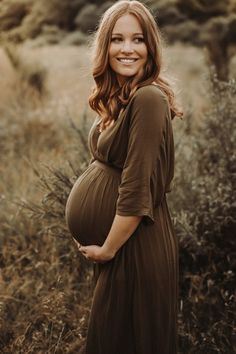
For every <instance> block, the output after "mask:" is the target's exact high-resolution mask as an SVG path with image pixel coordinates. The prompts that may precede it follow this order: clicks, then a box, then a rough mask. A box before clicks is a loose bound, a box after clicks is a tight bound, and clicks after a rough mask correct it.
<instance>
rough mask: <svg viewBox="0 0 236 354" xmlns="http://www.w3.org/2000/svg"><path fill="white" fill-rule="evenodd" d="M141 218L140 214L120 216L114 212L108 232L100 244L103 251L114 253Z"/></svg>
mask: <svg viewBox="0 0 236 354" xmlns="http://www.w3.org/2000/svg"><path fill="white" fill-rule="evenodd" d="M141 219H142V216H121V215H117V214H116V216H115V218H114V221H113V223H112V226H111V229H110V232H109V234H108V236H107V238H106V240H105V242H104V244H103V246H102V248H103V249H104V250H105V252H107V253H112V254H114V255H115V254H116V252H117V251H118V249H119V248H120V247H121V246H122V245H123V244H124V243H125V242H126V241H127V240H128V239H129V237H130V236H131V235H132V234H133V232H134V231H135V229H136V228H137V226H138V225H139V223H140V221H141Z"/></svg>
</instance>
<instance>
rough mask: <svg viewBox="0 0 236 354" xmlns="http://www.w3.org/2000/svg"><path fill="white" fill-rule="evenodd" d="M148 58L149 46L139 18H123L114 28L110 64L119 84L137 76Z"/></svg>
mask: <svg viewBox="0 0 236 354" xmlns="http://www.w3.org/2000/svg"><path fill="white" fill-rule="evenodd" d="M147 57H148V50H147V46H146V44H145V42H144V36H143V31H142V28H141V26H140V23H139V22H138V20H137V18H136V17H135V16H134V15H131V14H126V15H123V16H121V17H120V18H119V19H118V20H117V21H116V24H115V26H114V28H113V31H112V36H111V44H110V47H109V64H110V66H111V68H112V70H113V71H114V72H115V73H116V75H117V79H118V82H119V84H120V85H122V84H123V83H124V82H125V81H126V80H127V79H128V78H130V77H131V76H134V75H136V74H137V73H138V72H139V70H140V69H142V68H143V67H144V65H145V63H146V62H147Z"/></svg>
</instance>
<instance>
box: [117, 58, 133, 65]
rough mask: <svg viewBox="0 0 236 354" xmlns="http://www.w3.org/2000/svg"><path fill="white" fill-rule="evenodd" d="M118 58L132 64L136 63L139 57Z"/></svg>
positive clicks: (122, 61)
mask: <svg viewBox="0 0 236 354" xmlns="http://www.w3.org/2000/svg"><path fill="white" fill-rule="evenodd" d="M117 60H118V61H119V62H120V63H123V64H132V63H135V62H136V61H137V60H138V59H137V58H117Z"/></svg>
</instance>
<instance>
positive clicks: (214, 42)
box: [200, 15, 236, 81]
mask: <svg viewBox="0 0 236 354" xmlns="http://www.w3.org/2000/svg"><path fill="white" fill-rule="evenodd" d="M200 36H201V40H202V43H203V44H205V45H206V48H207V51H208V58H209V61H210V63H212V64H213V65H214V66H215V69H216V73H217V76H218V79H219V80H224V81H227V79H228V77H229V64H230V59H231V57H232V56H233V54H235V53H234V51H232V50H231V45H232V44H236V15H231V16H228V17H223V16H219V17H213V18H212V19H210V20H209V21H208V22H207V23H206V25H205V26H204V27H203V31H202V32H201V35H200Z"/></svg>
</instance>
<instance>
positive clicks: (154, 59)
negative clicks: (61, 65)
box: [89, 0, 182, 130]
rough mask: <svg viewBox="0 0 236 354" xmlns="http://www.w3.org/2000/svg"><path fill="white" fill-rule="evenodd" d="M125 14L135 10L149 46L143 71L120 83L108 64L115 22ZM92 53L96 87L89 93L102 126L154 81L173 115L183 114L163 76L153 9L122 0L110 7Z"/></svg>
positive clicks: (93, 45) (107, 123) (159, 36)
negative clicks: (140, 89)
mask: <svg viewBox="0 0 236 354" xmlns="http://www.w3.org/2000/svg"><path fill="white" fill-rule="evenodd" d="M125 14H132V15H134V16H135V17H136V18H137V20H138V21H139V23H140V25H141V28H142V31H143V36H144V42H145V44H146V46H147V50H148V59H147V62H146V63H145V65H144V67H143V69H142V71H141V72H140V73H137V75H135V76H132V77H129V78H127V80H126V82H125V84H124V85H122V87H120V86H119V84H118V80H117V78H116V73H115V72H114V71H113V70H112V69H111V67H110V64H109V47H110V43H111V36H112V30H113V28H114V26H115V23H116V21H117V20H118V18H120V17H121V16H123V15H125ZM92 53H93V64H92V75H93V78H94V81H95V87H94V88H93V90H92V94H91V96H90V97H89V105H90V107H91V108H92V109H93V110H94V111H95V112H97V113H98V114H99V115H100V117H101V118H102V119H101V123H100V128H101V130H103V129H105V128H106V126H107V125H109V124H110V122H111V121H112V120H113V119H114V120H116V119H117V118H118V116H119V113H120V112H121V110H123V109H124V108H125V106H126V105H127V104H128V102H129V101H130V99H131V97H132V96H133V95H134V93H135V92H136V90H137V89H138V88H139V87H142V86H145V85H149V84H152V83H156V84H157V85H158V87H159V88H160V89H161V90H162V91H163V92H164V93H165V94H166V96H167V97H168V100H169V104H170V110H171V117H172V119H173V118H174V117H175V116H177V117H182V112H181V111H180V110H179V109H178V107H177V105H176V102H175V95H174V92H173V90H172V88H171V86H170V84H169V82H168V80H167V79H166V78H164V77H162V76H160V73H161V69H162V44H161V34H160V31H159V29H158V27H157V25H156V22H155V19H154V17H153V16H152V14H151V12H150V11H149V10H148V9H147V7H146V6H145V5H143V4H142V3H141V2H139V1H135V0H133V1H127V0H121V1H118V2H116V3H115V4H114V5H112V6H111V7H110V8H108V10H107V11H106V12H105V13H104V14H103V16H102V17H101V20H100V23H99V26H98V29H97V31H96V33H95V36H94V39H93V43H92Z"/></svg>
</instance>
